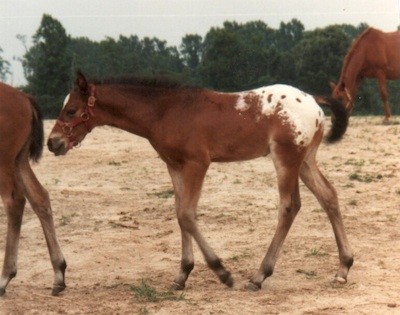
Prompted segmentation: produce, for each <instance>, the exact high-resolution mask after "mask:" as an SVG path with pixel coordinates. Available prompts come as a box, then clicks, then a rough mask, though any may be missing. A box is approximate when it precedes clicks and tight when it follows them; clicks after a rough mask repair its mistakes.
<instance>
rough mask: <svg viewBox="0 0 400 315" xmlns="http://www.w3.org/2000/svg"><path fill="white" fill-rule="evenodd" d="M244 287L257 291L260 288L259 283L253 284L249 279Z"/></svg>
mask: <svg viewBox="0 0 400 315" xmlns="http://www.w3.org/2000/svg"><path fill="white" fill-rule="evenodd" d="M245 289H246V290H247V291H252V292H257V291H259V290H261V285H259V284H255V283H253V282H251V281H249V282H247V283H246V285H245Z"/></svg>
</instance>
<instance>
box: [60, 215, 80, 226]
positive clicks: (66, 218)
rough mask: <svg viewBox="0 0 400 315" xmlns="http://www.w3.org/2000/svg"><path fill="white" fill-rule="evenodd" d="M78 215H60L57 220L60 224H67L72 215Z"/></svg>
mask: <svg viewBox="0 0 400 315" xmlns="http://www.w3.org/2000/svg"><path fill="white" fill-rule="evenodd" d="M76 216H78V215H77V214H76V213H72V214H70V215H62V216H61V218H59V219H58V222H59V223H60V225H61V226H64V225H68V224H70V223H71V220H72V218H73V217H76Z"/></svg>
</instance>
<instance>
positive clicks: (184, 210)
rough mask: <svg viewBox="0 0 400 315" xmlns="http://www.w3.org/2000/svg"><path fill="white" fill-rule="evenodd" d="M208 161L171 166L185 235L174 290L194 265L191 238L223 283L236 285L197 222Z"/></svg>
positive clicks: (182, 282)
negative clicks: (197, 210)
mask: <svg viewBox="0 0 400 315" xmlns="http://www.w3.org/2000/svg"><path fill="white" fill-rule="evenodd" d="M208 166H209V165H208V164H206V165H204V164H201V163H198V162H187V163H185V164H184V165H183V166H181V167H179V168H173V167H171V166H168V170H169V173H170V175H171V179H172V182H173V185H174V189H175V201H176V214H177V218H178V223H179V226H180V228H181V235H182V258H181V267H180V270H179V273H178V275H177V276H176V277H175V280H174V282H173V284H172V289H175V290H182V289H184V287H185V283H186V280H187V278H188V277H189V274H190V272H191V271H192V269H193V267H194V258H193V247H192V238H194V240H195V241H196V243H197V244H198V246H199V248H200V250H201V252H202V253H203V255H204V258H205V260H206V262H207V264H208V266H209V267H210V268H211V269H212V270H213V271H214V272H215V273H216V274H217V275H218V277H219V279H220V280H221V282H223V283H225V284H226V285H227V286H229V287H231V286H233V279H232V277H231V274H230V272H229V271H227V270H226V269H225V267H224V266H223V265H222V262H221V260H220V259H219V258H218V256H217V255H216V254H215V253H214V251H213V250H212V249H211V247H210V246H209V245H208V243H207V242H206V240H205V239H204V237H203V236H202V234H201V233H200V231H199V229H198V227H197V224H196V208H197V203H198V200H199V198H200V192H201V188H202V185H203V181H204V176H205V174H206V172H207V169H208Z"/></svg>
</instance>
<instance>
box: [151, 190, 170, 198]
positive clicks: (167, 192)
mask: <svg viewBox="0 0 400 315" xmlns="http://www.w3.org/2000/svg"><path fill="white" fill-rule="evenodd" d="M147 195H148V196H156V197H158V198H161V199H168V198H170V197H172V196H173V195H174V190H173V189H167V190H164V191H161V192H155V193H148V194H147Z"/></svg>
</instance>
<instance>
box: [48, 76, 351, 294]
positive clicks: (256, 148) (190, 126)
mask: <svg viewBox="0 0 400 315" xmlns="http://www.w3.org/2000/svg"><path fill="white" fill-rule="evenodd" d="M316 100H317V101H318V102H319V103H320V104H321V105H326V106H329V107H330V108H331V109H332V111H333V113H334V115H335V117H336V118H335V119H334V124H333V126H332V129H331V131H330V135H329V136H328V141H330V142H334V141H337V140H339V139H340V138H341V137H342V135H343V134H344V132H345V130H346V127H347V122H348V120H347V115H346V111H345V109H344V106H343V105H342V104H341V103H338V102H336V101H334V100H332V99H330V98H322V97H318V98H314V97H313V96H310V95H308V94H306V93H304V92H302V91H300V90H298V89H296V88H293V87H290V86H286V85H273V86H267V87H262V88H259V89H256V90H252V91H245V92H239V93H218V92H215V91H211V90H208V89H204V88H189V87H181V86H179V85H177V84H171V83H168V82H160V81H157V80H150V81H149V80H144V81H137V80H129V79H123V80H114V81H112V80H111V81H103V82H92V83H90V82H88V81H87V80H86V78H85V77H84V75H83V74H82V73H78V74H77V77H76V81H75V86H74V89H73V90H72V91H71V92H70V93H69V94H68V96H67V98H66V100H65V103H64V107H63V109H62V110H61V113H60V115H59V117H58V120H57V122H56V124H55V126H54V127H53V130H52V131H51V133H50V135H49V139H48V147H49V149H50V151H52V152H54V153H55V154H56V155H63V154H66V153H67V152H68V150H70V149H71V148H73V147H74V146H76V145H78V144H79V143H80V142H81V141H82V140H83V139H84V138H85V136H86V134H87V133H88V132H90V131H91V130H92V129H93V128H95V127H96V126H102V125H110V126H115V127H117V128H121V129H123V130H126V131H128V132H131V133H133V134H136V135H139V136H141V137H144V138H147V139H148V140H149V142H150V143H151V145H152V146H153V148H154V149H155V150H156V151H157V153H158V154H159V156H160V157H161V158H162V159H163V161H164V162H165V163H166V164H167V168H168V171H169V174H170V176H171V179H172V183H173V186H174V191H175V201H176V214H177V218H178V222H179V226H180V229H181V235H182V256H181V266H180V270H179V272H178V274H177V276H176V278H175V280H174V281H173V285H172V287H173V288H174V289H183V288H184V287H185V283H186V280H187V279H188V277H189V274H190V272H191V271H192V269H193V267H194V258H193V249H192V240H193V239H194V240H195V242H196V243H197V245H198V246H199V247H200V249H201V251H202V253H203V255H204V257H205V260H206V262H207V264H208V266H209V267H210V268H211V269H212V270H213V271H214V272H215V273H216V274H217V275H218V277H219V279H220V280H221V281H222V282H223V283H225V284H226V285H228V286H232V285H233V279H232V276H231V274H230V272H229V271H227V270H226V269H225V267H224V266H223V264H222V262H221V260H220V259H219V257H218V256H217V255H216V254H215V252H214V251H213V250H212V249H211V247H210V246H209V244H208V242H207V241H206V239H205V238H204V237H203V235H202V233H201V232H200V231H199V229H198V226H197V224H196V207H197V203H198V200H199V197H200V191H201V188H202V184H203V181H204V177H205V175H206V172H207V169H208V167H209V165H210V163H211V162H232V161H242V160H248V159H254V158H257V157H260V156H266V155H268V154H271V157H272V161H273V163H274V165H275V168H276V172H277V178H278V190H279V196H280V205H279V221H278V226H277V229H276V232H275V235H274V237H273V240H272V243H271V245H270V247H269V249H268V252H267V254H266V256H265V258H264V260H263V261H262V263H261V266H260V268H259V270H258V272H257V273H256V274H255V275H254V276H253V277H252V278H251V279H250V281H249V283H248V284H247V288H248V289H249V290H258V289H260V288H261V285H262V282H263V281H264V279H265V278H266V277H268V276H270V275H271V274H272V272H273V269H274V266H275V263H276V260H277V258H278V254H279V251H280V250H281V247H282V245H283V242H284V240H285V237H286V235H287V233H288V231H289V228H290V226H291V225H292V222H293V220H294V218H295V217H296V214H297V213H298V211H299V209H300V193H299V177H300V178H301V179H302V181H303V182H304V183H305V185H306V186H307V187H308V188H309V189H310V190H311V191H312V193H313V194H314V195H315V196H316V198H317V199H318V201H319V202H320V203H321V205H322V207H323V208H324V209H325V211H326V212H327V214H328V218H329V220H330V222H331V224H332V227H333V231H334V233H335V237H336V242H337V245H338V250H339V269H338V271H337V275H336V279H337V281H339V282H346V279H347V274H348V271H349V269H350V267H351V265H352V263H353V258H352V251H351V248H350V245H349V242H348V240H347V237H346V233H345V229H344V226H343V223H342V219H341V214H340V211H339V204H338V198H337V195H336V191H335V189H334V188H333V186H332V185H331V184H330V183H329V182H328V181H327V180H326V179H325V177H324V176H323V175H322V173H321V171H320V170H319V168H318V166H317V164H316V159H315V157H316V153H317V149H318V146H319V144H320V142H321V140H322V138H323V133H324V114H323V112H322V110H321V108H320V107H319V106H318V104H317V102H316ZM227 233H228V231H227Z"/></svg>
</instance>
